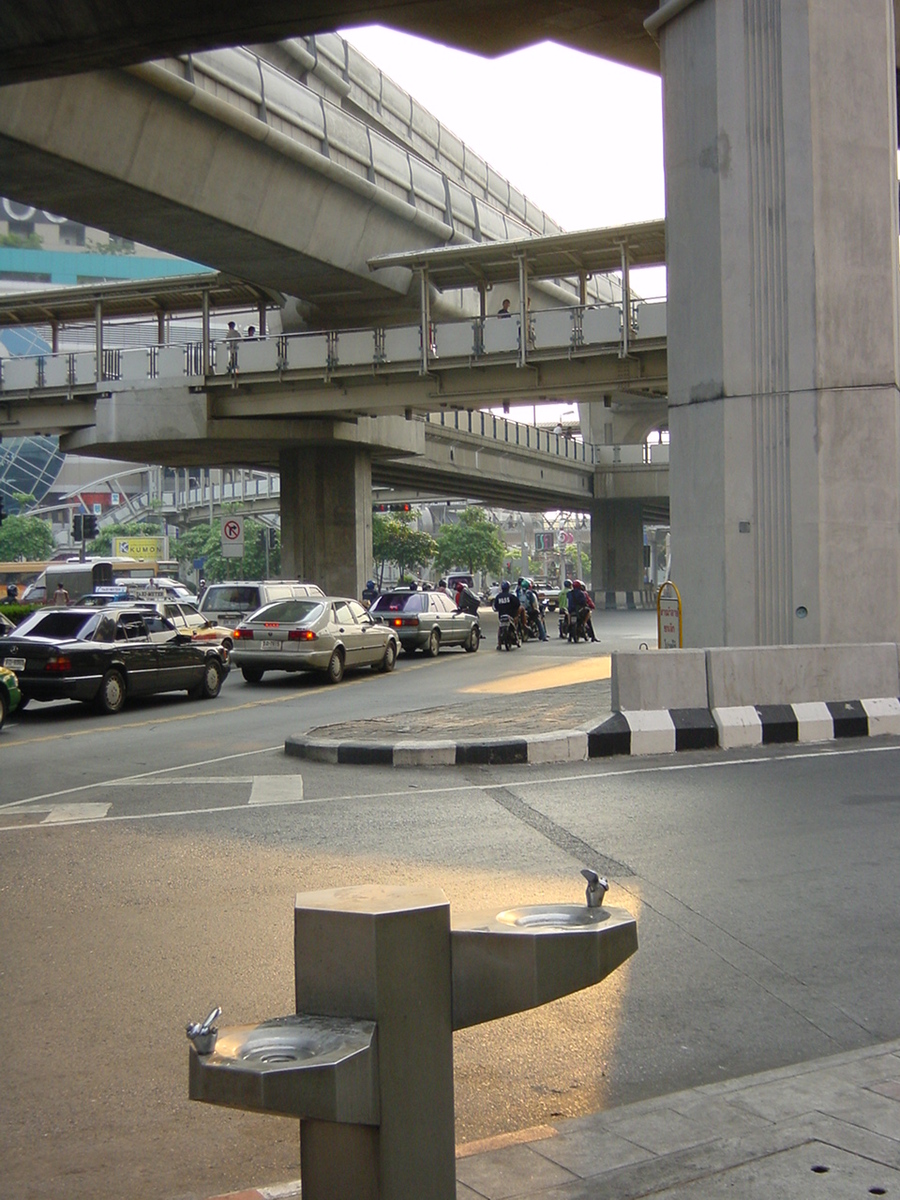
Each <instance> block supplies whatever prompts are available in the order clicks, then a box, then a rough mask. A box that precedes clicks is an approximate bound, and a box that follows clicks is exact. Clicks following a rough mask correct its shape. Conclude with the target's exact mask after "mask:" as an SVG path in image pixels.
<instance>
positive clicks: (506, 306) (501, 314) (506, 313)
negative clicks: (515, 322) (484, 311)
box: [497, 297, 512, 317]
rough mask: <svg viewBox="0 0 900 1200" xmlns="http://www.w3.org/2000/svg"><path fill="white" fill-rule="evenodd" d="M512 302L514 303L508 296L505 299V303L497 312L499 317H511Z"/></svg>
mask: <svg viewBox="0 0 900 1200" xmlns="http://www.w3.org/2000/svg"><path fill="white" fill-rule="evenodd" d="M511 303H512V301H511V300H510V299H509V298H508V297H507V298H506V299H505V300H504V301H503V303H502V304H501V305H500V311H499V312H498V313H497V316H498V317H511V316H512V313H511V312H510V311H509V306H510V304H511Z"/></svg>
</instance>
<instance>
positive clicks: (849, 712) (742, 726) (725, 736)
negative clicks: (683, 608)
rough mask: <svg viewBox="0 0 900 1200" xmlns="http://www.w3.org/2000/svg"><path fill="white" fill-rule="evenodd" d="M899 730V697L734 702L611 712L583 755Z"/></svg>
mask: <svg viewBox="0 0 900 1200" xmlns="http://www.w3.org/2000/svg"><path fill="white" fill-rule="evenodd" d="M886 733H890V734H900V699H897V698H896V697H893V696H889V697H887V698H885V699H874V700H838V701H830V702H828V703H825V702H821V701H806V702H802V703H800V702H798V703H793V704H756V705H749V704H748V705H741V706H739V707H735V708H714V709H706V708H672V709H655V710H649V711H641V712H616V713H613V715H612V716H611V717H610V718H609V719H608V720H606V721H604V722H603V724H602V725H598V726H597V728H596V729H593V730H591V732H590V733H589V734H588V757H589V758H606V757H608V756H611V755H614V754H669V753H671V752H673V751H676V750H706V749H716V748H718V749H722V750H731V749H734V748H737V747H742V746H768V745H774V744H777V743H789V742H827V741H831V740H832V739H833V738H848V737H875V736H877V735H878V734H886Z"/></svg>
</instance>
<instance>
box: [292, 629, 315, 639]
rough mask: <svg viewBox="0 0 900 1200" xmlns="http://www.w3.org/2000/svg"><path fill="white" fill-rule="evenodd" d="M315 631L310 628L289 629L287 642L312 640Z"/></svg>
mask: <svg viewBox="0 0 900 1200" xmlns="http://www.w3.org/2000/svg"><path fill="white" fill-rule="evenodd" d="M315 640H316V633H315V631H314V630H312V629H290V630H288V641H289V642H314V641H315Z"/></svg>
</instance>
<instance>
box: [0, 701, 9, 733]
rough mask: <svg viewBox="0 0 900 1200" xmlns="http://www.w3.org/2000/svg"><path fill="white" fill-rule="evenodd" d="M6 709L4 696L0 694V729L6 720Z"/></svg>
mask: <svg viewBox="0 0 900 1200" xmlns="http://www.w3.org/2000/svg"><path fill="white" fill-rule="evenodd" d="M8 707H9V706H8V704H7V700H6V696H5V695H4V694H3V692H0V729H2V728H3V722H4V721H5V720H6V714H7V711H8Z"/></svg>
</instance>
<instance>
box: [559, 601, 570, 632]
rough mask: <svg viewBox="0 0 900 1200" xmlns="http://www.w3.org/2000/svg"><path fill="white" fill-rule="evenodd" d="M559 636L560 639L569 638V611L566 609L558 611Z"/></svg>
mask: <svg viewBox="0 0 900 1200" xmlns="http://www.w3.org/2000/svg"><path fill="white" fill-rule="evenodd" d="M559 636H560V637H561V638H567V637H568V636H569V610H568V609H567V608H561V609H560V610H559Z"/></svg>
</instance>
